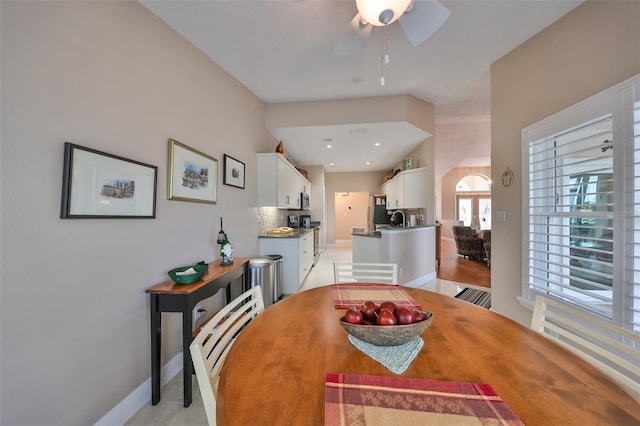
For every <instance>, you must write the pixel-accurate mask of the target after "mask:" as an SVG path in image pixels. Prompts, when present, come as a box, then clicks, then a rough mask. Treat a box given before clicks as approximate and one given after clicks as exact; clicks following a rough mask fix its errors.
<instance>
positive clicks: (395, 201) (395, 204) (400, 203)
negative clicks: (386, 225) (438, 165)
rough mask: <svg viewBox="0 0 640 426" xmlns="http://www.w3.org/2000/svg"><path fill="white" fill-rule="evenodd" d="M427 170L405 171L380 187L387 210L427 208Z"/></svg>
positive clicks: (422, 168) (423, 168) (424, 168)
mask: <svg viewBox="0 0 640 426" xmlns="http://www.w3.org/2000/svg"><path fill="white" fill-rule="evenodd" d="M426 184H427V168H426V167H421V168H419V169H411V170H405V171H404V172H400V173H398V174H397V175H396V176H394V177H393V178H392V179H390V180H388V181H387V182H385V183H384V184H383V185H382V193H383V194H385V195H386V196H387V210H395V209H420V208H425V207H427V190H426Z"/></svg>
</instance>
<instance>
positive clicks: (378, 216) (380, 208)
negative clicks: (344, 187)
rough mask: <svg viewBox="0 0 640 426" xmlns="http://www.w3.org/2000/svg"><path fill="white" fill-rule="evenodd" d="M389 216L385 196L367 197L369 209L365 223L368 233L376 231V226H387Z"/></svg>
mask: <svg viewBox="0 0 640 426" xmlns="http://www.w3.org/2000/svg"><path fill="white" fill-rule="evenodd" d="M390 219H391V216H389V215H388V214H387V197H386V196H385V195H372V196H371V197H369V209H368V212H367V223H368V225H369V232H373V231H375V230H376V225H388V224H389V222H390V221H389V220H390Z"/></svg>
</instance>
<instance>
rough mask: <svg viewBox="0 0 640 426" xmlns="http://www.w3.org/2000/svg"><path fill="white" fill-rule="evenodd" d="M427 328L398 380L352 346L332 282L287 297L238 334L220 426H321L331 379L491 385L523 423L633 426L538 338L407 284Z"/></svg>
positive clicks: (625, 410)
mask: <svg viewBox="0 0 640 426" xmlns="http://www.w3.org/2000/svg"><path fill="white" fill-rule="evenodd" d="M403 289H404V290H406V292H407V293H408V294H409V295H410V296H411V297H412V298H413V299H415V301H417V302H419V303H420V304H421V305H422V310H423V311H427V312H431V313H432V314H433V322H432V323H431V325H430V326H429V327H428V328H427V329H426V330H425V331H424V332H423V333H422V335H421V338H422V339H423V340H424V346H423V348H422V349H421V351H420V352H419V354H418V355H417V357H416V358H415V359H414V360H413V362H412V363H411V364H410V366H409V367H408V368H407V369H406V371H405V372H404V373H402V374H401V375H400V376H398V375H396V374H394V373H392V372H391V371H389V370H388V369H387V368H385V367H384V366H382V365H381V364H379V363H378V362H376V361H374V360H373V359H372V358H370V357H369V356H367V355H365V354H364V353H363V352H361V351H359V350H358V349H357V348H356V347H354V346H353V345H352V344H351V343H350V342H349V340H348V334H347V332H346V331H345V330H344V329H343V328H342V327H341V325H340V324H339V318H340V317H342V316H343V315H344V313H345V309H336V308H334V304H333V295H332V289H331V286H324V287H318V288H315V289H311V290H307V291H303V292H300V293H297V294H295V295H292V296H289V297H287V298H285V299H283V300H282V301H280V302H278V303H276V304H275V305H273V306H271V307H269V308H268V309H266V310H265V311H264V312H263V313H262V314H261V315H259V316H258V317H257V318H256V319H255V320H253V321H252V322H251V323H250V324H249V325H248V326H247V328H246V329H244V330H243V331H242V332H241V334H240V335H239V336H238V338H237V340H236V342H235V344H234V345H233V347H232V349H231V351H230V353H229V356H228V358H227V360H226V362H225V366H224V368H223V370H222V375H221V377H220V382H219V387H218V396H217V403H218V405H217V420H218V424H219V425H249V424H263V425H266V424H273V425H285V424H286V425H297V426H300V425H322V424H323V423H324V405H325V399H324V397H325V380H326V377H327V374H328V373H336V374H366V375H377V376H393V377H410V378H423V379H432V380H442V381H453V382H471V383H486V384H489V385H490V386H491V387H492V388H493V389H494V390H495V392H496V393H497V394H498V395H499V396H500V397H501V398H502V400H503V401H504V403H505V404H507V405H508V407H510V408H511V410H513V412H514V413H515V414H516V415H517V416H518V418H520V420H521V421H522V422H523V423H524V424H526V425H545V426H546V425H581V426H590V425H638V424H640V401H639V400H638V399H636V398H635V397H633V396H632V395H630V394H629V393H628V392H627V391H626V390H624V389H623V388H621V387H620V386H618V385H617V384H616V383H614V382H613V381H612V380H611V379H610V378H609V377H608V376H606V375H605V374H603V373H602V372H600V371H599V370H597V369H596V368H594V367H593V366H591V365H590V364H588V363H587V362H586V361H584V360H582V359H581V358H579V357H578V356H576V355H574V354H573V353H571V352H569V351H567V350H566V349H564V348H562V347H560V346H558V345H557V344H555V343H553V342H552V341H550V340H548V339H547V338H545V337H544V336H542V335H540V334H538V333H536V332H534V331H532V330H531V329H529V328H527V327H524V326H522V325H520V324H518V323H516V322H515V321H513V320H511V319H509V318H507V317H505V316H502V315H499V314H497V313H495V312H492V311H490V310H488V309H485V308H482V307H479V306H476V305H473V304H471V303H468V302H464V301H460V300H458V299H455V298H452V297H450V296H446V295H443V294H439V293H435V292H431V291H426V290H419V289H413V288H405V287H403Z"/></svg>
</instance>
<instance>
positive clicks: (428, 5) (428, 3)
mask: <svg viewBox="0 0 640 426" xmlns="http://www.w3.org/2000/svg"><path fill="white" fill-rule="evenodd" d="M450 14H451V11H450V10H449V9H448V8H447V7H446V6H445V5H443V4H442V3H440V2H439V1H435V0H414V2H413V3H412V4H411V5H410V6H409V9H408V10H407V12H405V13H404V14H403V15H402V16H401V17H400V19H399V20H400V25H401V26H402V30H403V31H404V33H405V35H406V36H407V39H408V40H409V43H411V45H412V46H414V47H415V46H417V45H419V44H420V43H422V42H423V41H425V40H426V39H428V38H429V37H431V36H432V35H433V33H435V32H436V31H438V29H439V28H440V27H441V26H442V24H444V22H445V21H446V20H447V18H449V15H450Z"/></svg>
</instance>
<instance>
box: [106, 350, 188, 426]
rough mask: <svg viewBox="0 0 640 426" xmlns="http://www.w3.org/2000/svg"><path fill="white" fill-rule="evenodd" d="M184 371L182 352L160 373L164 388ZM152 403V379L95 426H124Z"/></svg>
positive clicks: (146, 381)
mask: <svg viewBox="0 0 640 426" xmlns="http://www.w3.org/2000/svg"><path fill="white" fill-rule="evenodd" d="M180 371H182V352H179V353H178V354H177V355H176V356H174V357H173V358H171V359H170V360H169V362H167V363H166V364H165V365H164V366H163V367H162V371H161V372H160V377H161V378H162V379H161V383H160V386H161V387H162V386H164V385H165V384H167V382H169V380H171V379H173V377H174V376H175V375H176V374H178V373H180ZM150 403H151V377H149V378H148V379H147V380H145V381H144V383H142V384H141V385H140V386H138V387H137V388H136V389H135V390H134V391H133V392H131V393H130V394H129V395H127V396H126V397H125V398H124V399H123V400H122V401H120V402H119V403H118V405H116V406H115V407H113V408H112V409H111V411H109V412H108V413H107V414H105V415H104V416H103V417H102V418H101V419H100V420H98V421H97V422H96V423H95V426H114V425H124V424H125V423H126V422H127V421H129V419H131V417H133V416H134V415H135V414H136V413H137V412H138V411H140V409H141V408H142V407H144V406H145V405H146V404H150Z"/></svg>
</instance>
